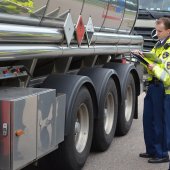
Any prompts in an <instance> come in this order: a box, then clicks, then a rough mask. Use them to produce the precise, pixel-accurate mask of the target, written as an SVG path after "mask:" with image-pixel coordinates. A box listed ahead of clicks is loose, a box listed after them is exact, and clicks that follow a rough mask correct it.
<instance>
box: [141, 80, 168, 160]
mask: <svg viewBox="0 0 170 170" xmlns="http://www.w3.org/2000/svg"><path fill="white" fill-rule="evenodd" d="M164 97H165V94H164V86H163V84H162V83H161V82H157V83H151V84H150V85H149V87H148V91H147V94H146V96H145V99H144V112H143V129H144V140H145V145H146V153H148V154H150V155H154V156H155V157H158V158H163V157H166V156H168V152H167V140H166V126H165V117H164ZM169 108H170V106H169ZM169 116H170V115H169Z"/></svg>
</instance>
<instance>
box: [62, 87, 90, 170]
mask: <svg viewBox="0 0 170 170" xmlns="http://www.w3.org/2000/svg"><path fill="white" fill-rule="evenodd" d="M92 103H93V102H92V99H91V96H90V93H89V91H88V90H87V88H85V87H82V88H81V89H80V90H79V92H78V94H77V96H76V99H75V102H74V104H73V108H72V110H70V114H72V121H71V129H70V133H69V135H68V136H66V137H65V139H64V142H63V143H62V144H61V146H60V153H61V154H62V159H63V160H62V161H64V162H63V165H64V169H69V170H79V169H81V168H82V167H83V165H84V163H85V161H86V159H87V157H88V154H89V152H90V148H91V143H92V135H93V104H92ZM63 165H62V166H63Z"/></svg>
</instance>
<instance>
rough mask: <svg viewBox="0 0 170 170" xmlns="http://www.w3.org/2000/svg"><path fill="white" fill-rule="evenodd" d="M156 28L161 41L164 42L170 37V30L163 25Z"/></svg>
mask: <svg viewBox="0 0 170 170" xmlns="http://www.w3.org/2000/svg"><path fill="white" fill-rule="evenodd" d="M155 28H156V34H157V36H158V39H159V40H163V39H165V38H166V37H167V36H168V35H170V29H165V26H164V24H163V23H160V24H157V25H156V26H155Z"/></svg>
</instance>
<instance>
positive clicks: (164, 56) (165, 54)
mask: <svg viewBox="0 0 170 170" xmlns="http://www.w3.org/2000/svg"><path fill="white" fill-rule="evenodd" d="M168 56H170V54H169V53H168V52H164V53H163V55H162V57H163V58H167V57H168Z"/></svg>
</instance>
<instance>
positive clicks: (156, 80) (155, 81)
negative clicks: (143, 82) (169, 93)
mask: <svg viewBox="0 0 170 170" xmlns="http://www.w3.org/2000/svg"><path fill="white" fill-rule="evenodd" d="M149 83H151V84H158V83H162V81H160V80H159V79H157V78H156V77H153V78H152V80H151V81H149Z"/></svg>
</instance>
